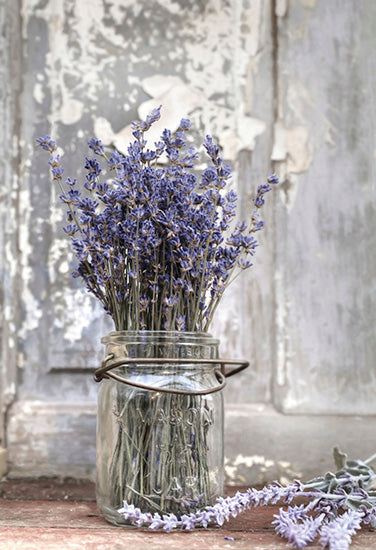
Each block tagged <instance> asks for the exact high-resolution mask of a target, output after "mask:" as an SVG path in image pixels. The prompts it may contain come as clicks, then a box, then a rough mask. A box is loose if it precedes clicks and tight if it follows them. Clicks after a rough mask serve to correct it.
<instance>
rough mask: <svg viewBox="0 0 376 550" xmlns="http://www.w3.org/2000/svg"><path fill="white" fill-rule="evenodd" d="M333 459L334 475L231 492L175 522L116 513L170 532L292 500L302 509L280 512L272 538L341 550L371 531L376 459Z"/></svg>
mask: <svg viewBox="0 0 376 550" xmlns="http://www.w3.org/2000/svg"><path fill="white" fill-rule="evenodd" d="M334 458H335V463H336V467H337V468H338V471H337V472H336V473H334V474H333V473H331V472H328V473H327V474H326V475H325V476H323V477H317V478H315V479H312V480H311V481H309V482H307V483H305V484H304V483H302V482H300V481H295V482H294V483H291V484H289V485H287V486H286V487H283V486H282V485H280V484H279V483H278V482H274V483H272V484H271V485H269V486H268V487H264V489H262V490H260V491H258V490H256V489H248V490H247V491H246V492H245V493H240V492H237V493H236V495H235V496H234V497H227V498H219V499H217V503H216V504H215V505H214V506H208V507H206V508H205V509H203V510H201V511H198V512H195V513H190V514H184V515H182V516H180V517H177V516H176V515H174V514H168V515H163V516H162V517H161V516H160V515H159V514H143V513H142V512H141V510H140V509H139V508H135V507H134V506H132V505H128V504H127V502H124V506H123V508H121V509H119V510H118V512H119V513H120V514H121V515H122V516H123V517H124V518H125V519H127V520H128V521H130V522H131V523H133V524H134V525H137V526H139V527H141V526H145V527H149V529H163V530H164V531H167V532H170V531H172V529H177V528H180V529H186V530H190V529H194V528H195V527H207V526H208V525H209V524H211V523H216V524H218V525H223V523H224V522H225V521H228V520H229V519H230V517H236V516H237V515H238V514H239V513H240V512H243V511H245V510H247V509H249V508H254V507H256V506H265V505H267V504H276V503H277V502H279V501H284V502H285V503H286V504H290V503H291V502H292V501H293V500H294V499H295V498H296V497H300V498H302V497H304V498H306V499H308V501H309V502H308V504H306V505H303V504H301V505H299V506H288V507H287V510H284V509H280V512H279V514H278V515H276V516H275V518H276V519H275V521H273V524H274V525H275V530H276V532H277V533H278V534H280V535H281V536H282V537H284V538H286V539H287V540H288V542H290V543H291V544H292V546H293V547H294V548H303V547H304V546H306V545H307V544H308V543H309V542H311V541H313V540H314V539H315V538H316V536H319V537H320V543H321V545H322V547H323V548H325V547H328V548H330V549H331V550H346V549H347V548H349V545H350V543H351V537H352V535H354V534H355V533H356V531H357V530H358V529H360V527H361V525H362V524H364V525H370V526H371V527H373V528H376V490H375V489H376V474H375V471H374V469H373V468H371V467H370V465H369V464H370V463H371V462H372V461H374V460H376V455H373V456H372V457H370V458H369V459H367V460H365V461H361V460H347V455H346V454H344V453H341V452H340V451H339V450H338V449H337V448H335V449H334Z"/></svg>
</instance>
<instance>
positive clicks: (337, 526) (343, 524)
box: [320, 510, 363, 550]
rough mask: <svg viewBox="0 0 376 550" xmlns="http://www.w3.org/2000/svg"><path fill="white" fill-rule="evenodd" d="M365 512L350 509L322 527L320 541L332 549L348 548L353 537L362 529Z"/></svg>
mask: <svg viewBox="0 0 376 550" xmlns="http://www.w3.org/2000/svg"><path fill="white" fill-rule="evenodd" d="M362 516H363V514H362V513H361V512H359V511H357V510H349V511H348V512H345V513H343V514H342V515H341V516H339V517H337V518H336V519H334V520H333V521H331V522H330V523H327V524H326V525H323V527H321V529H320V535H321V536H320V543H321V545H322V547H323V548H325V547H326V546H328V547H329V548H330V550H347V549H348V548H349V546H350V543H351V537H352V535H354V534H355V533H356V531H357V530H358V529H360V526H361V522H362Z"/></svg>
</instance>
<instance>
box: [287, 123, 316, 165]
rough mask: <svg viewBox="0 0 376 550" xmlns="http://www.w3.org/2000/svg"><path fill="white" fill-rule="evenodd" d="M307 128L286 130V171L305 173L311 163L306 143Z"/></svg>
mask: <svg viewBox="0 0 376 550" xmlns="http://www.w3.org/2000/svg"><path fill="white" fill-rule="evenodd" d="M308 135H309V130H308V127H307V126H296V127H295V128H288V129H286V143H287V170H288V172H294V173H295V174H299V173H301V172H306V171H307V170H308V168H309V166H310V165H311V162H312V152H311V149H310V146H309V143H308Z"/></svg>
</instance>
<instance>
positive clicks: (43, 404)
mask: <svg viewBox="0 0 376 550" xmlns="http://www.w3.org/2000/svg"><path fill="white" fill-rule="evenodd" d="M375 24H376V3H375V2H374V1H373V0H359V1H355V0H350V1H349V2H342V1H340V0H331V1H330V2H328V1H326V0H279V1H277V0H275V1H272V0H201V1H199V0H188V1H187V0H175V1H174V0H155V1H152V2H150V1H148V0H140V1H138V2H135V1H134V0H90V1H86V0H80V1H79V2H78V1H74V0H14V1H12V2H7V1H3V2H0V26H1V33H0V58H1V62H0V74H1V79H0V94H1V95H0V115H1V125H0V134H1V139H0V147H1V149H2V151H1V155H0V159H1V160H0V173H1V203H0V206H1V214H0V216H1V217H0V221H1V232H0V253H1V264H0V265H1V281H0V284H1V289H0V290H1V292H0V300H1V303H2V306H3V307H2V313H1V315H2V323H1V364H0V383H1V387H0V406H1V411H0V412H1V414H0V417H1V421H0V442H1V444H2V446H3V447H6V448H7V450H8V457H9V473H10V475H13V476H30V475H63V476H65V475H71V476H77V477H88V476H89V477H90V476H92V475H93V472H94V457H95V400H96V391H97V387H96V386H95V384H94V382H93V381H92V377H91V375H90V372H91V370H92V369H93V368H94V367H96V366H97V365H98V363H99V361H100V360H101V357H102V354H103V350H102V349H101V344H100V341H99V340H100V336H101V335H104V334H105V333H106V332H108V331H109V330H110V329H111V323H110V322H109V319H108V318H107V319H106V318H104V315H103V313H102V311H101V309H100V307H99V306H98V305H97V304H96V303H95V301H94V300H92V299H91V298H90V297H89V296H88V295H87V293H86V292H85V291H84V290H83V289H82V288H81V287H80V285H79V283H77V282H74V281H72V280H71V278H70V275H69V273H70V270H71V266H72V257H71V254H70V251H69V243H68V241H67V239H66V238H65V236H64V234H63V233H62V231H61V226H62V223H63V220H64V209H62V208H61V205H60V204H59V202H58V194H59V192H58V190H57V189H56V188H54V186H53V185H52V184H51V182H50V180H49V176H48V169H47V158H46V156H45V155H44V154H43V153H42V152H40V151H38V150H37V148H36V146H35V138H36V137H38V136H40V135H45V134H50V135H52V136H54V138H55V139H56V140H57V141H58V143H59V144H60V146H61V148H62V150H63V152H64V156H63V162H64V165H65V168H66V173H67V175H71V176H76V175H78V176H80V175H82V173H83V172H82V159H83V157H84V154H86V142H87V141H88V139H89V138H90V137H92V136H93V135H95V136H96V137H98V138H101V139H102V141H103V142H104V143H105V144H106V145H113V146H115V147H117V148H119V149H120V150H124V148H125V147H126V145H127V143H128V141H129V139H130V137H131V136H130V126H129V125H130V122H131V121H132V120H135V119H137V118H139V117H140V116H141V117H142V116H145V114H146V113H147V112H148V111H149V110H150V109H151V108H153V107H155V106H157V105H159V104H163V117H162V122H161V126H167V127H171V128H173V127H174V126H176V124H177V122H178V121H179V120H180V118H181V117H182V116H188V117H190V118H191V119H192V121H193V124H194V127H195V131H194V137H195V143H196V145H197V146H198V145H199V144H200V143H201V142H202V140H203V137H204V135H205V134H206V133H208V132H210V133H211V134H213V136H214V137H215V138H216V139H217V140H218V141H219V143H220V145H221V147H222V150H223V154H224V156H225V158H226V160H227V161H228V162H229V163H231V164H232V166H233V168H234V172H235V176H234V187H236V188H237V189H238V191H239V194H240V197H241V215H242V216H243V217H246V216H247V213H249V211H250V202H249V196H250V194H251V193H252V192H254V190H255V189H256V186H257V185H258V184H259V183H261V182H263V181H264V179H265V176H266V175H267V174H268V173H269V172H270V171H271V170H275V171H276V172H277V174H278V175H279V176H280V179H281V182H282V183H281V185H280V187H279V189H278V190H275V192H274V194H273V196H269V197H268V199H269V201H268V205H267V206H266V208H265V210H264V216H265V219H266V230H265V231H264V233H263V235H261V236H260V244H261V246H260V248H259V250H258V255H257V261H256V264H257V265H256V266H255V268H254V269H253V272H252V273H250V272H248V273H245V274H244V276H243V279H242V280H240V279H239V283H238V284H237V286H234V287H233V288H232V289H231V291H230V292H229V294H228V296H227V297H226V298H225V300H224V303H223V305H222V309H221V310H219V311H218V316H217V319H216V322H215V324H214V326H213V331H212V332H213V334H215V335H216V336H218V337H220V339H221V350H222V354H223V355H224V356H232V357H234V358H235V357H246V358H247V359H249V360H250V362H251V368H250V369H249V370H248V371H247V372H245V373H243V374H241V375H239V376H238V377H234V378H232V379H231V380H230V381H229V384H228V388H227V389H226V411H227V413H226V461H227V474H228V479H229V480H230V481H233V482H234V483H239V482H240V483H244V482H246V483H256V482H264V481H267V480H270V479H273V478H275V477H279V478H291V477H295V476H297V475H301V476H303V477H306V476H312V475H315V474H316V473H318V472H320V471H322V469H326V468H329V467H331V447H332V446H333V445H335V444H339V445H341V446H342V447H343V448H344V449H345V450H347V451H348V452H349V453H350V454H352V455H357V456H363V455H364V457H365V455H367V454H372V453H373V452H374V451H375V436H374V430H375V420H376V399H375V395H376V366H375V356H376V338H375V311H376V303H375V302H376V298H375V287H376V274H375V265H376V264H375V254H374V251H375V244H376V243H375V241H376V218H375V206H376V195H375V179H376V178H375V176H376V174H375V163H376V143H375V126H376V117H375V109H376V108H375V101H376V93H375V89H376V55H375V51H376V38H375V33H374V27H375Z"/></svg>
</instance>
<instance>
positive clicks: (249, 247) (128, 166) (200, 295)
mask: <svg viewBox="0 0 376 550" xmlns="http://www.w3.org/2000/svg"><path fill="white" fill-rule="evenodd" d="M159 118H160V107H158V108H156V109H154V110H153V111H152V112H151V113H150V114H149V115H148V116H147V117H146V120H144V121H139V122H134V123H132V130H133V135H134V137H135V140H134V141H133V142H132V143H131V144H130V145H129V147H128V151H127V154H121V153H119V152H118V151H113V152H112V153H111V154H110V155H109V157H108V158H107V156H106V155H105V153H104V148H103V145H102V143H101V141H100V140H98V139H96V138H92V139H91V140H90V141H89V143H88V145H89V148H90V149H91V150H92V151H93V152H94V154H95V155H97V157H101V159H102V160H101V162H102V163H103V164H104V163H107V169H108V170H110V171H111V170H112V171H113V173H114V178H113V181H112V182H111V183H110V182H107V181H106V183H103V182H101V181H100V180H99V178H100V177H101V176H102V166H101V165H100V163H99V162H98V160H100V159H97V158H95V157H94V158H89V157H85V169H86V170H87V173H86V178H85V183H84V185H83V189H82V188H80V189H78V188H77V182H76V180H75V179H74V180H71V179H70V178H68V179H67V180H66V182H65V185H66V187H64V185H63V184H62V181H61V179H62V174H63V168H62V166H61V162H60V157H59V156H58V155H55V154H53V155H52V157H51V159H50V165H51V171H52V174H53V178H54V179H55V180H57V181H58V184H59V186H60V188H61V194H60V199H61V200H62V201H63V203H65V204H66V205H68V207H69V210H68V212H67V221H68V225H67V226H66V227H65V229H64V230H65V232H66V234H67V235H68V236H69V237H71V239H72V248H73V251H74V253H75V255H76V257H77V260H78V267H77V269H75V270H74V272H73V273H74V276H75V277H77V276H78V277H82V278H83V280H84V283H85V284H86V287H87V289H88V290H89V291H90V292H92V293H93V294H94V295H95V296H96V297H97V298H99V299H100V300H101V302H102V304H103V306H104V309H105V310H106V312H107V313H109V314H110V315H111V316H112V318H113V319H114V322H115V327H116V329H117V330H128V329H135V330H137V329H149V330H161V329H166V330H189V331H192V330H200V331H206V330H208V328H209V326H210V323H211V321H212V318H213V315H214V313H215V311H216V308H217V306H218V304H219V302H220V300H221V298H222V296H223V293H224V292H225V290H226V288H227V287H228V286H229V285H230V284H231V283H232V281H233V280H234V279H235V277H236V275H237V272H238V271H239V270H244V269H248V268H250V267H251V266H252V263H251V262H250V261H249V257H250V256H253V255H254V253H255V250H256V246H257V242H256V240H255V239H254V237H253V235H252V234H253V233H254V232H255V231H257V230H260V229H261V228H262V227H263V222H262V220H260V219H258V217H257V221H255V220H256V214H255V213H253V214H252V218H251V223H250V224H246V223H243V224H238V225H235V224H234V222H233V219H234V217H235V215H236V201H237V196H236V193H235V192H234V191H233V190H227V189H226V187H227V185H228V180H229V179H230V177H231V169H230V167H229V166H228V165H226V164H224V162H223V160H222V158H221V157H220V150H219V147H218V145H216V144H215V143H214V140H213V138H212V137H211V136H210V135H208V136H206V138H205V141H204V149H205V150H206V152H207V154H208V156H209V158H210V161H211V162H210V165H209V166H208V167H207V168H205V169H204V170H203V172H202V174H201V176H200V177H197V175H196V174H195V173H194V172H191V170H190V169H191V168H192V167H193V166H194V162H195V161H196V160H197V158H198V153H197V151H196V150H195V148H194V147H192V146H187V139H186V132H187V131H188V130H189V129H190V126H191V124H190V121H189V120H188V119H182V120H181V122H180V125H179V128H178V129H177V131H176V132H172V131H170V130H168V129H165V130H164V131H163V132H162V135H161V138H160V140H159V141H157V143H156V144H155V149H151V148H150V149H149V148H147V147H146V140H145V135H146V132H147V131H148V130H149V128H150V127H151V125H152V124H154V123H155V122H156V121H157V120H158V119H159ZM37 141H38V143H39V144H40V146H41V147H42V148H43V149H46V150H48V151H50V152H51V153H53V152H54V151H55V147H56V146H55V143H54V141H53V140H52V139H51V138H50V136H44V137H43V138H39V139H38V140H37ZM161 155H166V156H167V159H168V163H167V165H160V166H158V165H156V163H158V161H159V159H160V157H161ZM269 180H270V181H269V183H275V181H276V178H275V176H270V177H269ZM269 183H268V184H265V185H263V186H259V188H258V192H257V197H256V199H255V200H256V202H257V204H256V205H258V204H259V202H260V203H261V202H263V200H264V199H263V195H264V194H265V193H266V192H267V191H268V190H269V188H270V185H269Z"/></svg>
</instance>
